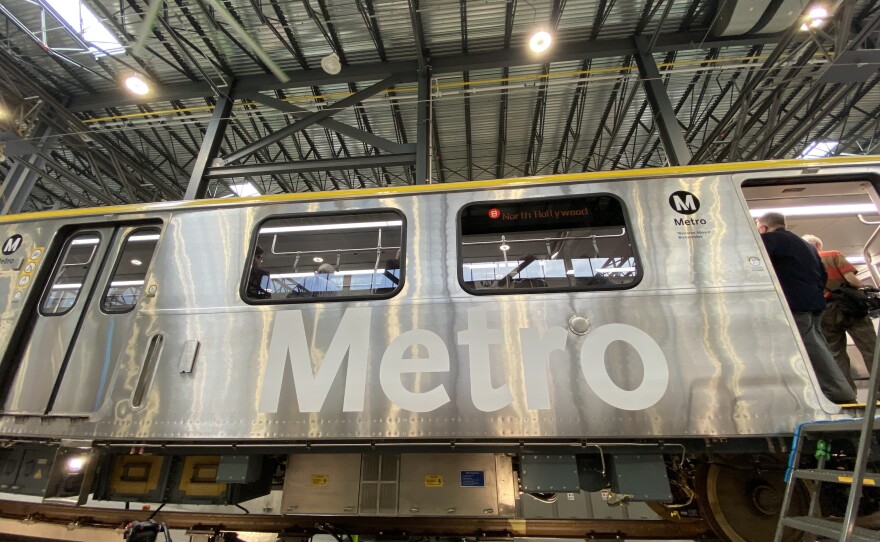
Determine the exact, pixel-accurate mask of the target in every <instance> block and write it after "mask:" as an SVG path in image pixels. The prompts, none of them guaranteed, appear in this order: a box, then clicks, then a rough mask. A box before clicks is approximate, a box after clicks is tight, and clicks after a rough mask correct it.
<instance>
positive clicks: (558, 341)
mask: <svg viewBox="0 0 880 542" xmlns="http://www.w3.org/2000/svg"><path fill="white" fill-rule="evenodd" d="M371 321H372V309H370V308H368V307H361V308H350V309H347V310H346V311H345V314H344V315H343V317H342V319H341V321H340V322H339V326H338V327H337V329H336V333H335V334H334V336H333V339H332V341H331V342H330V346H329V347H328V348H327V349H326V351H325V353H324V359H323V360H314V361H315V363H313V360H312V355H311V351H312V350H311V348H310V346H309V343H308V341H307V340H306V330H305V323H304V322H303V315H302V312H301V311H296V310H289V311H280V312H278V313H277V314H276V316H275V324H274V327H273V329H272V337H271V341H270V343H269V356H268V361H267V364H266V370H265V373H264V374H263V383H262V387H261V390H260V398H259V406H258V409H259V412H264V413H272V412H278V410H279V406H280V405H279V403H280V401H281V392H282V389H281V387H282V381H283V380H284V377H285V374H286V372H287V371H288V368H289V369H290V370H291V371H292V373H293V383H294V388H295V391H296V398H297V402H298V406H299V410H300V412H320V411H321V407H322V406H323V405H324V402H325V400H326V399H327V395H328V394H329V392H330V387H331V386H332V385H333V381H334V380H335V379H336V376H337V374H338V373H339V371H340V369H341V368H342V362H343V361H344V360H345V359H346V357H347V360H348V363H347V368H346V374H345V395H344V399H343V405H342V410H343V411H344V412H362V411H363V410H364V400H365V395H366V385H367V368H368V359H367V356H368V353H369V350H370V348H369V343H370V323H371ZM568 337H569V332H568V330H567V329H565V328H563V327H558V326H556V327H550V328H548V329H547V330H546V331H545V332H544V333H543V334H541V333H540V332H539V331H537V330H535V329H531V328H523V329H520V330H519V342H520V352H521V353H522V367H523V373H524V374H523V377H524V378H523V382H524V383H525V388H526V407H527V408H528V409H533V410H539V409H550V408H551V402H550V391H549V387H550V386H549V382H548V370H547V364H548V363H549V361H550V355H551V353H552V352H553V351H554V350H562V351H565V349H566V344H567V341H568ZM503 341H504V334H503V332H502V330H500V329H493V328H490V327H489V324H488V321H487V314H486V311H484V310H482V309H470V310H468V327H467V329H464V330H462V331H459V332H458V336H457V343H458V344H459V345H461V346H467V349H468V361H469V376H470V378H469V381H470V392H471V400H472V401H473V404H474V406H475V407H476V408H477V409H478V410H481V411H483V412H494V411H497V410H500V409H502V408H505V407H507V406H509V405H511V404H512V403H513V401H514V397H513V395H512V393H511V391H510V388H509V386H508V385H507V384H502V385H500V386H498V387H494V385H493V383H492V374H491V356H490V353H491V352H490V346H491V345H493V344H496V345H497V344H501V343H503ZM615 341H621V342H624V343H626V344H628V345H629V346H630V347H632V348H633V349H634V350H635V351H636V352H637V353H638V354H639V357H640V358H641V360H642V365H643V367H644V376H643V378H642V382H641V383H640V384H639V386H638V387H636V388H635V389H632V390H626V389H623V388H621V387H620V386H618V385H617V384H616V383H615V382H614V381H613V380H612V378H611V376H610V375H609V374H608V371H607V369H606V367H605V350H606V349H607V348H608V346H609V345H610V344H611V343H612V342H615ZM416 345H418V346H421V347H422V351H423V352H426V354H425V355H423V356H421V357H418V358H410V357H409V356H408V355H407V352H409V351H410V350H411V349H412V347H414V346H416ZM346 354H347V356H346ZM580 365H581V371H582V373H583V375H584V378H585V379H586V382H587V384H588V385H589V387H590V388H591V389H592V390H593V392H594V393H595V394H596V395H597V396H598V397H599V398H600V399H602V400H603V401H604V402H606V403H608V404H609V405H611V406H613V407H616V408H619V409H622V410H643V409H646V408H649V407H651V406H653V405H654V404H656V403H657V402H658V401H659V400H660V399H661V398H662V397H663V396H664V395H665V393H666V389H667V387H668V384H669V366H668V364H667V361H666V356H664V355H663V351H662V350H661V349H660V346H659V345H658V344H657V342H656V341H655V340H654V339H653V338H651V336H650V335H648V334H647V333H645V332H644V331H642V330H640V329H638V328H636V327H633V326H630V325H627V324H606V325H603V326H599V327H597V328H595V329H594V330H592V331H591V332H590V333H589V335H587V336H586V337H584V340H583V344H581V347H580ZM313 367H316V368H317V369H313ZM449 371H450V360H449V349H448V348H447V346H446V344H445V342H444V341H443V339H442V338H441V337H440V336H439V335H437V334H436V333H434V332H432V331H428V330H425V329H411V330H409V331H405V332H403V333H401V334H400V335H399V336H397V337H396V338H395V339H394V340H393V341H392V342H391V343H390V344H389V345H388V347H387V348H386V349H385V352H384V354H383V355H382V360H381V362H380V365H379V384H380V385H381V387H382V391H383V392H384V393H385V396H386V397H387V398H388V399H389V400H390V401H391V402H392V403H394V404H395V405H396V406H398V407H400V408H403V409H405V410H409V411H411V412H431V411H433V410H436V409H438V408H440V407H441V406H443V405H445V404H447V403H449V402H450V401H451V399H450V397H449V393H448V392H447V390H446V387H445V386H444V385H443V384H439V385H437V386H435V387H434V388H432V389H430V390H424V391H412V390H410V389H407V388H406V387H405V386H404V385H403V382H402V380H401V376H402V375H404V374H413V373H414V374H422V373H448V372H449Z"/></svg>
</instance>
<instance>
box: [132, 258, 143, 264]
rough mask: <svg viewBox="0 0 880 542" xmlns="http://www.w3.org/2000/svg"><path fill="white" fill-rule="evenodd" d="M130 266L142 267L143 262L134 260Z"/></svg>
mask: <svg viewBox="0 0 880 542" xmlns="http://www.w3.org/2000/svg"><path fill="white" fill-rule="evenodd" d="M131 265H144V262H142V261H140V260H137V259H134V260H132V261H131Z"/></svg>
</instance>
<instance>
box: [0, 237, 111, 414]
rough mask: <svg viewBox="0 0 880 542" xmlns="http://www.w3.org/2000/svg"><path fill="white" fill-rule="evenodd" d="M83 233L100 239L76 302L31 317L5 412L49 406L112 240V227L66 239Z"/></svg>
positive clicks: (41, 410) (25, 411) (28, 411)
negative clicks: (61, 310) (62, 309)
mask: <svg viewBox="0 0 880 542" xmlns="http://www.w3.org/2000/svg"><path fill="white" fill-rule="evenodd" d="M85 233H88V234H91V233H94V234H96V235H98V237H99V239H100V241H99V243H98V244H97V246H96V249H95V251H94V253H93V255H92V260H91V264H90V266H89V268H88V271H87V274H86V275H85V276H84V277H83V279H82V283H81V284H82V286H81V288H80V292H79V295H78V296H77V299H76V303H75V305H74V306H73V307H72V308H71V309H70V310H69V311H67V312H66V313H64V314H56V315H51V316H44V315H43V314H38V315H36V316H35V317H34V318H35V322H34V324H33V330H32V332H31V334H30V336H29V337H30V338H29V340H28V344H27V347H26V348H25V351H24V353H23V354H22V356H21V360H20V362H19V363H18V367H17V369H16V372H15V376H14V377H13V380H12V384H11V387H10V391H9V393H8V395H7V397H6V401H5V404H4V410H5V411H6V412H11V413H17V414H42V413H44V412H45V411H46V409H47V408H48V407H49V399H50V397H51V394H52V390H53V389H54V387H55V383H56V381H57V379H58V378H59V377H60V376H61V375H62V371H63V369H64V360H65V358H66V356H67V353H68V350H69V349H70V348H71V342H72V340H73V338H74V337H75V336H76V333H77V330H78V327H79V324H80V319H81V318H82V316H83V314H84V313H85V312H86V310H87V307H88V305H89V303H90V300H91V292H92V289H93V286H94V284H95V281H96V278H97V276H98V274H99V273H100V271H101V266H102V263H103V262H104V258H105V256H106V254H107V251H108V249H109V247H110V245H111V243H112V233H113V229H112V228H84V229H82V230H79V231H77V232H74V233H72V234H71V235H70V236H69V237H68V239H70V238H72V237H74V236H77V235H81V234H85ZM63 257H64V253H63V252H62V253H61V254H60V256H59V260H58V261H56V262H54V263H53V265H54V266H57V265H59V262H60V258H63ZM43 295H46V294H45V293H44V294H43ZM40 303H41V304H42V301H41V302H40Z"/></svg>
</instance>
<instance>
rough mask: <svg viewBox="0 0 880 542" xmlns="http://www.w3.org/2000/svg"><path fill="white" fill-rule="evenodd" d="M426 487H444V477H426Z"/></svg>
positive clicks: (431, 475)
mask: <svg viewBox="0 0 880 542" xmlns="http://www.w3.org/2000/svg"><path fill="white" fill-rule="evenodd" d="M425 487H443V477H442V476H441V475H439V474H429V475H427V476H425Z"/></svg>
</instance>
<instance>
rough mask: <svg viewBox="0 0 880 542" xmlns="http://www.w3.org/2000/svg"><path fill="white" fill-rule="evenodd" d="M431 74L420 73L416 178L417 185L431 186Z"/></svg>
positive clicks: (424, 71)
mask: <svg viewBox="0 0 880 542" xmlns="http://www.w3.org/2000/svg"><path fill="white" fill-rule="evenodd" d="M430 109H431V72H430V71H428V70H423V71H421V72H419V109H418V115H417V117H416V124H417V126H416V178H415V184H429V183H430V182H431V178H430V176H429V174H428V171H429V160H430V159H431V157H430V156H429V155H428V150H429V149H428V140H429V139H430V137H431V124H430V123H431V116H430Z"/></svg>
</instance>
